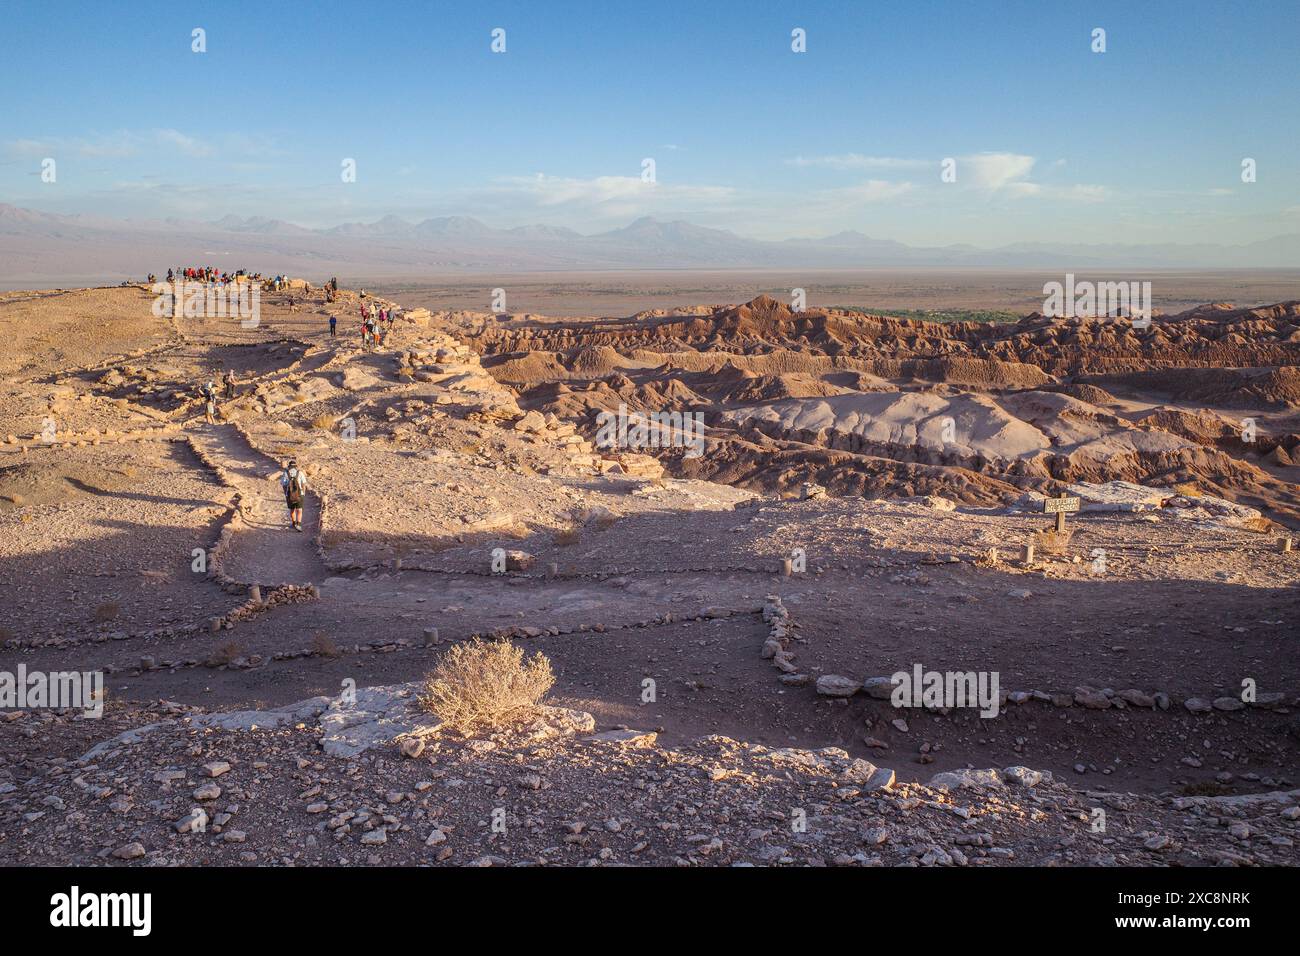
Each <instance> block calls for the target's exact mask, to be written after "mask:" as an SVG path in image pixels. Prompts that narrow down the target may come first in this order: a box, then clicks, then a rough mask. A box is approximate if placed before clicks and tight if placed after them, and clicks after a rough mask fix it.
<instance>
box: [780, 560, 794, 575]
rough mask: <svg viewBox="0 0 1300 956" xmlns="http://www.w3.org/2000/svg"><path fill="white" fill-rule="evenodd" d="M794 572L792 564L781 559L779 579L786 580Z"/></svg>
mask: <svg viewBox="0 0 1300 956" xmlns="http://www.w3.org/2000/svg"><path fill="white" fill-rule="evenodd" d="M793 572H794V562H793V561H791V560H790V559H789V558H782V559H781V577H783V578H788V577H789V576H790V575H791V574H792V573H793Z"/></svg>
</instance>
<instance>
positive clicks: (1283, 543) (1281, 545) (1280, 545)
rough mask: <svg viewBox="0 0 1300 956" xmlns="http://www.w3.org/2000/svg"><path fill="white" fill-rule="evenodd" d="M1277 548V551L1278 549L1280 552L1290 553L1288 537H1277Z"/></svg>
mask: <svg viewBox="0 0 1300 956" xmlns="http://www.w3.org/2000/svg"><path fill="white" fill-rule="evenodd" d="M1277 549H1278V551H1280V552H1281V553H1282V554H1290V553H1291V539H1290V538H1289V537H1287V538H1278V539H1277Z"/></svg>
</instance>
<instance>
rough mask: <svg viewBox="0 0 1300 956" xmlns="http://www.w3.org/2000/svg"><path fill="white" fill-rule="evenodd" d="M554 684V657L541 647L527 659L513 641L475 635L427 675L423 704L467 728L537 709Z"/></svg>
mask: <svg viewBox="0 0 1300 956" xmlns="http://www.w3.org/2000/svg"><path fill="white" fill-rule="evenodd" d="M554 683H555V675H554V674H553V673H551V662H550V661H548V660H547V659H546V658H545V657H544V656H543V655H542V653H541V652H540V651H538V652H537V653H535V654H534V655H533V656H532V658H531V659H528V660H525V659H524V652H523V649H522V648H519V647H516V646H515V645H514V644H511V643H510V642H509V641H485V640H482V639H480V638H477V637H476V638H473V639H472V640H469V641H466V642H464V643H462V644H456V645H454V646H452V647H451V648H449V649H448V650H447V653H446V654H444V655H443V656H442V659H441V660H440V661H438V666H437V667H435V668H434V669H433V672H432V673H431V674H429V676H428V677H426V678H425V681H424V694H423V695H421V697H420V704H421V706H423V707H424V708H425V709H426V710H428V711H430V712H432V713H434V714H436V715H437V716H438V717H440V718H442V720H444V721H445V722H446V723H447V724H449V725H450V726H452V727H454V728H456V729H457V730H460V731H461V732H467V731H469V730H471V729H473V728H474V727H476V726H489V727H492V726H500V725H502V724H505V723H507V722H509V721H511V720H512V719H514V718H517V717H522V716H526V715H527V714H529V713H531V712H533V711H535V710H536V709H537V707H538V705H539V704H540V703H541V701H542V698H543V697H544V696H546V692H547V691H549V690H550V689H551V685H552V684H554Z"/></svg>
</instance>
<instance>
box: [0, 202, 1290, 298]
mask: <svg viewBox="0 0 1300 956" xmlns="http://www.w3.org/2000/svg"><path fill="white" fill-rule="evenodd" d="M198 262H202V263H211V264H213V265H216V266H218V267H219V268H230V269H239V268H247V269H250V270H253V271H260V272H263V273H276V272H287V273H291V274H295V275H305V276H308V277H321V278H323V277H325V276H326V275H333V274H338V275H343V276H349V277H356V276H365V277H374V278H378V277H399V276H400V277H417V276H420V275H423V274H436V273H444V274H446V273H491V272H532V271H564V270H570V271H578V270H581V271H588V270H590V271H598V270H630V269H778V268H779V269H798V268H805V269H875V268H944V267H947V268H982V269H1004V270H1020V269H1032V270H1052V271H1053V272H1066V271H1075V272H1082V271H1084V270H1088V269H1093V270H1096V269H1101V268H1106V269H1114V270H1118V271H1123V272H1132V271H1134V270H1141V269H1191V268H1204V269H1239V268H1296V267H1298V266H1300V234H1290V235H1282V236H1277V237H1275V238H1272V239H1267V240H1262V241H1259V242H1253V243H1249V244H1247V245H1239V246H1228V245H1213V244H1204V243H1202V244H1188V245H1180V244H1173V243H1170V244H1160V245H1122V244H1113V245H1111V244H1108V245H1085V244H1080V243H1070V242H1066V241H1063V242H1059V243H1015V244H1013V245H1007V246H999V247H995V248H987V249H985V248H979V247H976V246H971V245H968V244H960V245H949V246H930V247H923V246H909V245H905V244H904V243H901V242H894V241H892V240H888V239H873V238H871V237H870V236H865V235H863V234H862V233H859V232H852V231H849V232H840V233H837V234H835V235H833V236H826V237H825V238H822V239H786V240H784V241H779V242H770V241H764V240H758V239H746V238H744V237H743V236H738V235H736V234H735V233H734V232H730V231H727V230H725V229H710V228H707V227H704V226H696V225H693V224H691V223H688V222H662V221H660V220H657V219H652V218H650V217H645V218H641V219H638V220H636V221H635V222H633V223H631V224H630V225H627V226H624V227H623V228H621V229H612V230H610V231H608V232H602V233H596V234H594V235H583V234H581V233H578V232H574V231H573V230H572V229H564V228H560V227H556V226H548V225H540V224H539V225H531V226H518V227H516V228H513V229H494V228H492V227H490V226H488V225H485V224H484V223H482V222H479V221H478V220H477V219H472V218H469V217H467V216H446V217H441V218H437V219H425V220H424V221H422V222H418V223H412V222H408V221H406V220H404V219H401V218H400V217H397V216H385V217H384V218H383V219H380V220H378V221H376V222H369V223H363V222H350V223H344V224H342V225H339V226H334V227H332V228H328V229H307V228H304V227H302V226H297V225H294V224H293V223H289V222H284V221H283V220H279V219H267V218H264V217H260V216H254V217H250V218H241V217H239V216H226V217H224V218H222V219H218V220H216V221H213V222H200V221H193V220H183V219H165V220H111V219H101V218H96V217H92V216H59V215H53V214H50V213H43V212H37V211H35V210H31V209H22V208H19V207H17V206H10V205H4V204H0V284H2V285H4V286H7V287H9V288H15V287H22V286H24V285H33V284H50V283H62V284H68V285H70V284H73V283H78V282H89V281H119V280H121V279H123V278H127V277H131V278H140V277H142V276H144V275H145V274H146V273H148V272H150V271H152V272H156V273H165V272H166V271H167V267H168V266H174V265H177V264H180V263H186V264H191V263H198Z"/></svg>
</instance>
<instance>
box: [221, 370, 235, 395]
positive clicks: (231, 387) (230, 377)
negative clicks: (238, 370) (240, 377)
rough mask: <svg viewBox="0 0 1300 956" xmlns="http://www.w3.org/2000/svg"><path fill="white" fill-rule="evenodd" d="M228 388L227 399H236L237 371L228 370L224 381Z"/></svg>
mask: <svg viewBox="0 0 1300 956" xmlns="http://www.w3.org/2000/svg"><path fill="white" fill-rule="evenodd" d="M222 381H223V382H224V383H225V386H226V398H234V397H235V370H234V369H233V368H231V369H226V377H225V378H224V379H223V380H222Z"/></svg>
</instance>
